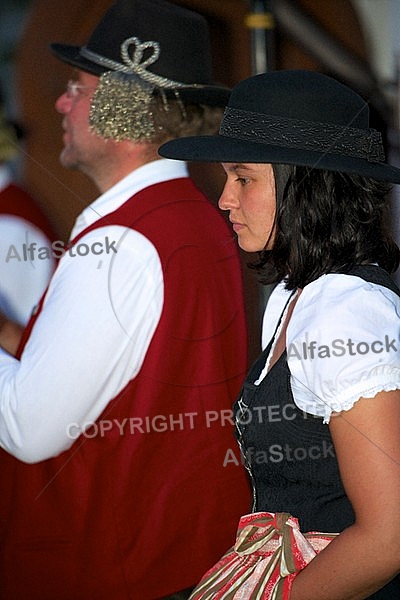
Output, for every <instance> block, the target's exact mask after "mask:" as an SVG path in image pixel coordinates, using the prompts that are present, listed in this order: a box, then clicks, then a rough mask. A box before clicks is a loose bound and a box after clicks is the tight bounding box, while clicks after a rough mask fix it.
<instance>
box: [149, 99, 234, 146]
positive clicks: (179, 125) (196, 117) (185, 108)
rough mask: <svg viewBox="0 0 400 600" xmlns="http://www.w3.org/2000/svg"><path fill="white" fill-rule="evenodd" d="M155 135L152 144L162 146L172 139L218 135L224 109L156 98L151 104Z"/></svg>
mask: <svg viewBox="0 0 400 600" xmlns="http://www.w3.org/2000/svg"><path fill="white" fill-rule="evenodd" d="M150 110H151V117H152V120H153V123H154V129H155V133H154V134H153V135H152V136H151V138H150V139H148V140H146V141H149V142H150V143H154V144H158V145H161V144H163V143H164V142H167V141H168V140H170V139H174V138H180V137H187V136H191V135H212V134H216V133H218V130H219V126H220V124H221V120H222V116H223V112H224V109H223V108H221V107H218V106H205V105H194V104H183V103H182V102H181V101H180V100H179V98H178V99H176V100H175V99H173V100H171V99H168V100H165V99H163V98H162V97H161V96H159V95H158V96H155V97H154V98H153V99H152V101H151V104H150Z"/></svg>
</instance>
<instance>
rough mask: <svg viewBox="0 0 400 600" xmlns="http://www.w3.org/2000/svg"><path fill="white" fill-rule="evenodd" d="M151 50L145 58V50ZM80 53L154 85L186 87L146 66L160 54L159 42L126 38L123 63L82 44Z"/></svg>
mask: <svg viewBox="0 0 400 600" xmlns="http://www.w3.org/2000/svg"><path fill="white" fill-rule="evenodd" d="M130 47H133V53H132V56H130V54H129V51H130ZM149 50H150V52H151V53H150V56H148V57H147V58H146V59H144V60H143V55H144V52H145V51H149ZM79 54H80V55H81V56H82V58H86V59H87V60H90V61H92V62H94V63H95V64H96V65H99V66H101V67H104V68H105V69H108V70H111V71H119V72H120V73H126V74H128V75H137V76H138V77H140V78H141V79H143V80H144V81H145V82H146V83H149V84H150V85H151V86H154V87H161V88H180V87H185V84H184V83H180V82H179V81H173V80H172V79H168V78H167V77H162V76H161V75H155V74H154V73H151V72H150V71H147V69H146V67H148V66H149V65H151V64H153V63H154V62H156V61H157V59H158V57H159V56H160V45H159V44H158V42H153V41H148V42H141V41H140V40H139V38H137V37H131V38H128V39H126V40H125V41H124V42H122V44H121V58H122V60H123V61H124V62H123V63H120V62H118V61H116V60H112V59H111V58H106V57H105V56H101V54H97V52H93V51H92V50H89V49H88V48H87V47H86V46H82V47H81V48H80V51H79Z"/></svg>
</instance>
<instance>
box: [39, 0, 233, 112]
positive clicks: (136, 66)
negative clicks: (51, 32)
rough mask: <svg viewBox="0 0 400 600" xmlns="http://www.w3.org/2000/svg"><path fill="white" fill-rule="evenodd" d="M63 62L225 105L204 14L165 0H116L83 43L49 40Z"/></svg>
mask: <svg viewBox="0 0 400 600" xmlns="http://www.w3.org/2000/svg"><path fill="white" fill-rule="evenodd" d="M50 48H51V50H52V51H53V52H54V54H55V55H56V56H57V57H58V58H60V59H61V60H63V61H64V62H66V63H68V64H70V65H72V66H75V67H77V68H78V69H81V70H83V71H87V72H88V73H92V74H94V75H102V74H103V73H105V72H108V71H115V72H120V73H124V74H127V75H133V76H135V77H137V78H139V79H142V80H143V81H144V82H145V83H147V84H150V85H151V86H152V87H153V88H154V89H155V90H157V89H161V90H163V92H164V93H165V94H166V95H168V96H170V95H171V96H173V95H176V94H179V97H180V98H181V99H182V100H184V101H186V102H191V103H194V104H208V105H210V106H225V105H226V103H227V100H228V98H229V93H230V90H229V89H228V88H226V87H222V86H217V85H215V84H214V83H213V82H212V74H211V69H212V63H211V49H210V43H209V31H208V25H207V22H206V20H205V19H204V18H203V17H202V16H201V15H199V14H197V13H194V12H192V11H190V10H188V9H185V8H182V7H180V6H176V5H175V4H171V3H169V2H165V0H119V1H117V2H116V3H115V4H114V5H113V6H112V7H111V8H110V9H109V10H108V11H107V12H106V13H105V15H104V16H103V18H102V19H101V21H100V23H99V24H98V25H97V27H96V28H95V30H94V32H93V33H92V35H91V37H90V39H89V41H88V43H87V44H86V45H85V46H71V45H68V44H58V43H54V44H51V45H50Z"/></svg>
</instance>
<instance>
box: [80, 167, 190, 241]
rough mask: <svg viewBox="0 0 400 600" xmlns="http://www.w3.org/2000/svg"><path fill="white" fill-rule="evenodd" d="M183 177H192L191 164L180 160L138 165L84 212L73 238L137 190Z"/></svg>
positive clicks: (117, 206)
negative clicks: (190, 175)
mask: <svg viewBox="0 0 400 600" xmlns="http://www.w3.org/2000/svg"><path fill="white" fill-rule="evenodd" d="M179 177H188V168H187V165H186V163H184V162H181V161H176V160H169V159H160V160H156V161H153V162H150V163H147V164H145V165H143V166H141V167H139V168H138V169H135V171H132V173H130V174H129V175H127V176H126V177H124V178H123V179H121V181H119V182H118V183H116V184H115V185H114V186H113V187H112V188H111V189H109V190H107V191H106V192H105V193H104V194H102V195H101V196H99V197H98V198H97V199H96V200H95V201H94V202H92V203H91V204H89V206H87V207H86V208H85V209H84V210H83V211H82V212H81V214H80V215H79V216H78V218H77V219H76V221H75V225H74V227H73V229H72V232H71V239H72V238H74V237H75V236H76V235H78V234H79V233H80V232H81V231H83V230H84V229H86V228H87V227H89V226H90V225H92V224H93V223H95V222H96V221H98V220H99V219H100V218H102V217H104V216H105V215H108V214H110V213H111V212H113V211H114V210H116V209H117V208H119V207H120V206H122V204H124V202H126V201H127V200H128V199H129V198H131V197H132V196H133V195H134V194H136V193H137V192H140V191H141V190H143V189H145V188H147V187H149V186H150V185H154V184H155V183H161V182H163V181H168V180H170V179H177V178H179Z"/></svg>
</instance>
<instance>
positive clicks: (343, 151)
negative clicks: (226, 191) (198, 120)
mask: <svg viewBox="0 0 400 600" xmlns="http://www.w3.org/2000/svg"><path fill="white" fill-rule="evenodd" d="M159 153H160V155H161V156H164V157H166V158H172V159H179V160H187V161H205V162H226V163H282V164H294V165H301V166H305V167H310V168H318V169H327V170H330V171H342V172H345V173H353V174H358V175H362V176H365V177H371V178H373V179H377V180H383V181H389V182H392V183H400V169H398V168H396V167H392V166H390V165H388V164H387V163H386V162H385V156H384V150H383V145H382V139H381V134H380V133H379V132H378V131H376V130H374V129H371V128H370V127H369V109H368V104H367V103H366V102H365V101H364V100H363V99H362V98H361V97H360V96H359V95H358V94H357V93H355V92H354V91H353V90H351V89H350V88H348V87H347V86H345V85H343V84H341V83H339V82H338V81H336V80H335V79H333V78H332V77H328V76H327V75H323V74H321V73H316V72H313V71H302V70H291V71H274V72H270V73H263V74H260V75H255V76H253V77H250V78H248V79H245V80H244V81H242V82H240V83H239V84H238V85H237V86H235V88H234V89H233V90H232V93H231V96H230V99H229V103H228V106H227V107H226V109H225V114H224V118H223V120H222V123H221V127H220V131H219V135H215V136H196V137H186V138H181V139H177V140H172V141H170V142H167V143H166V144H163V145H162V146H161V148H160V150H159Z"/></svg>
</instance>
